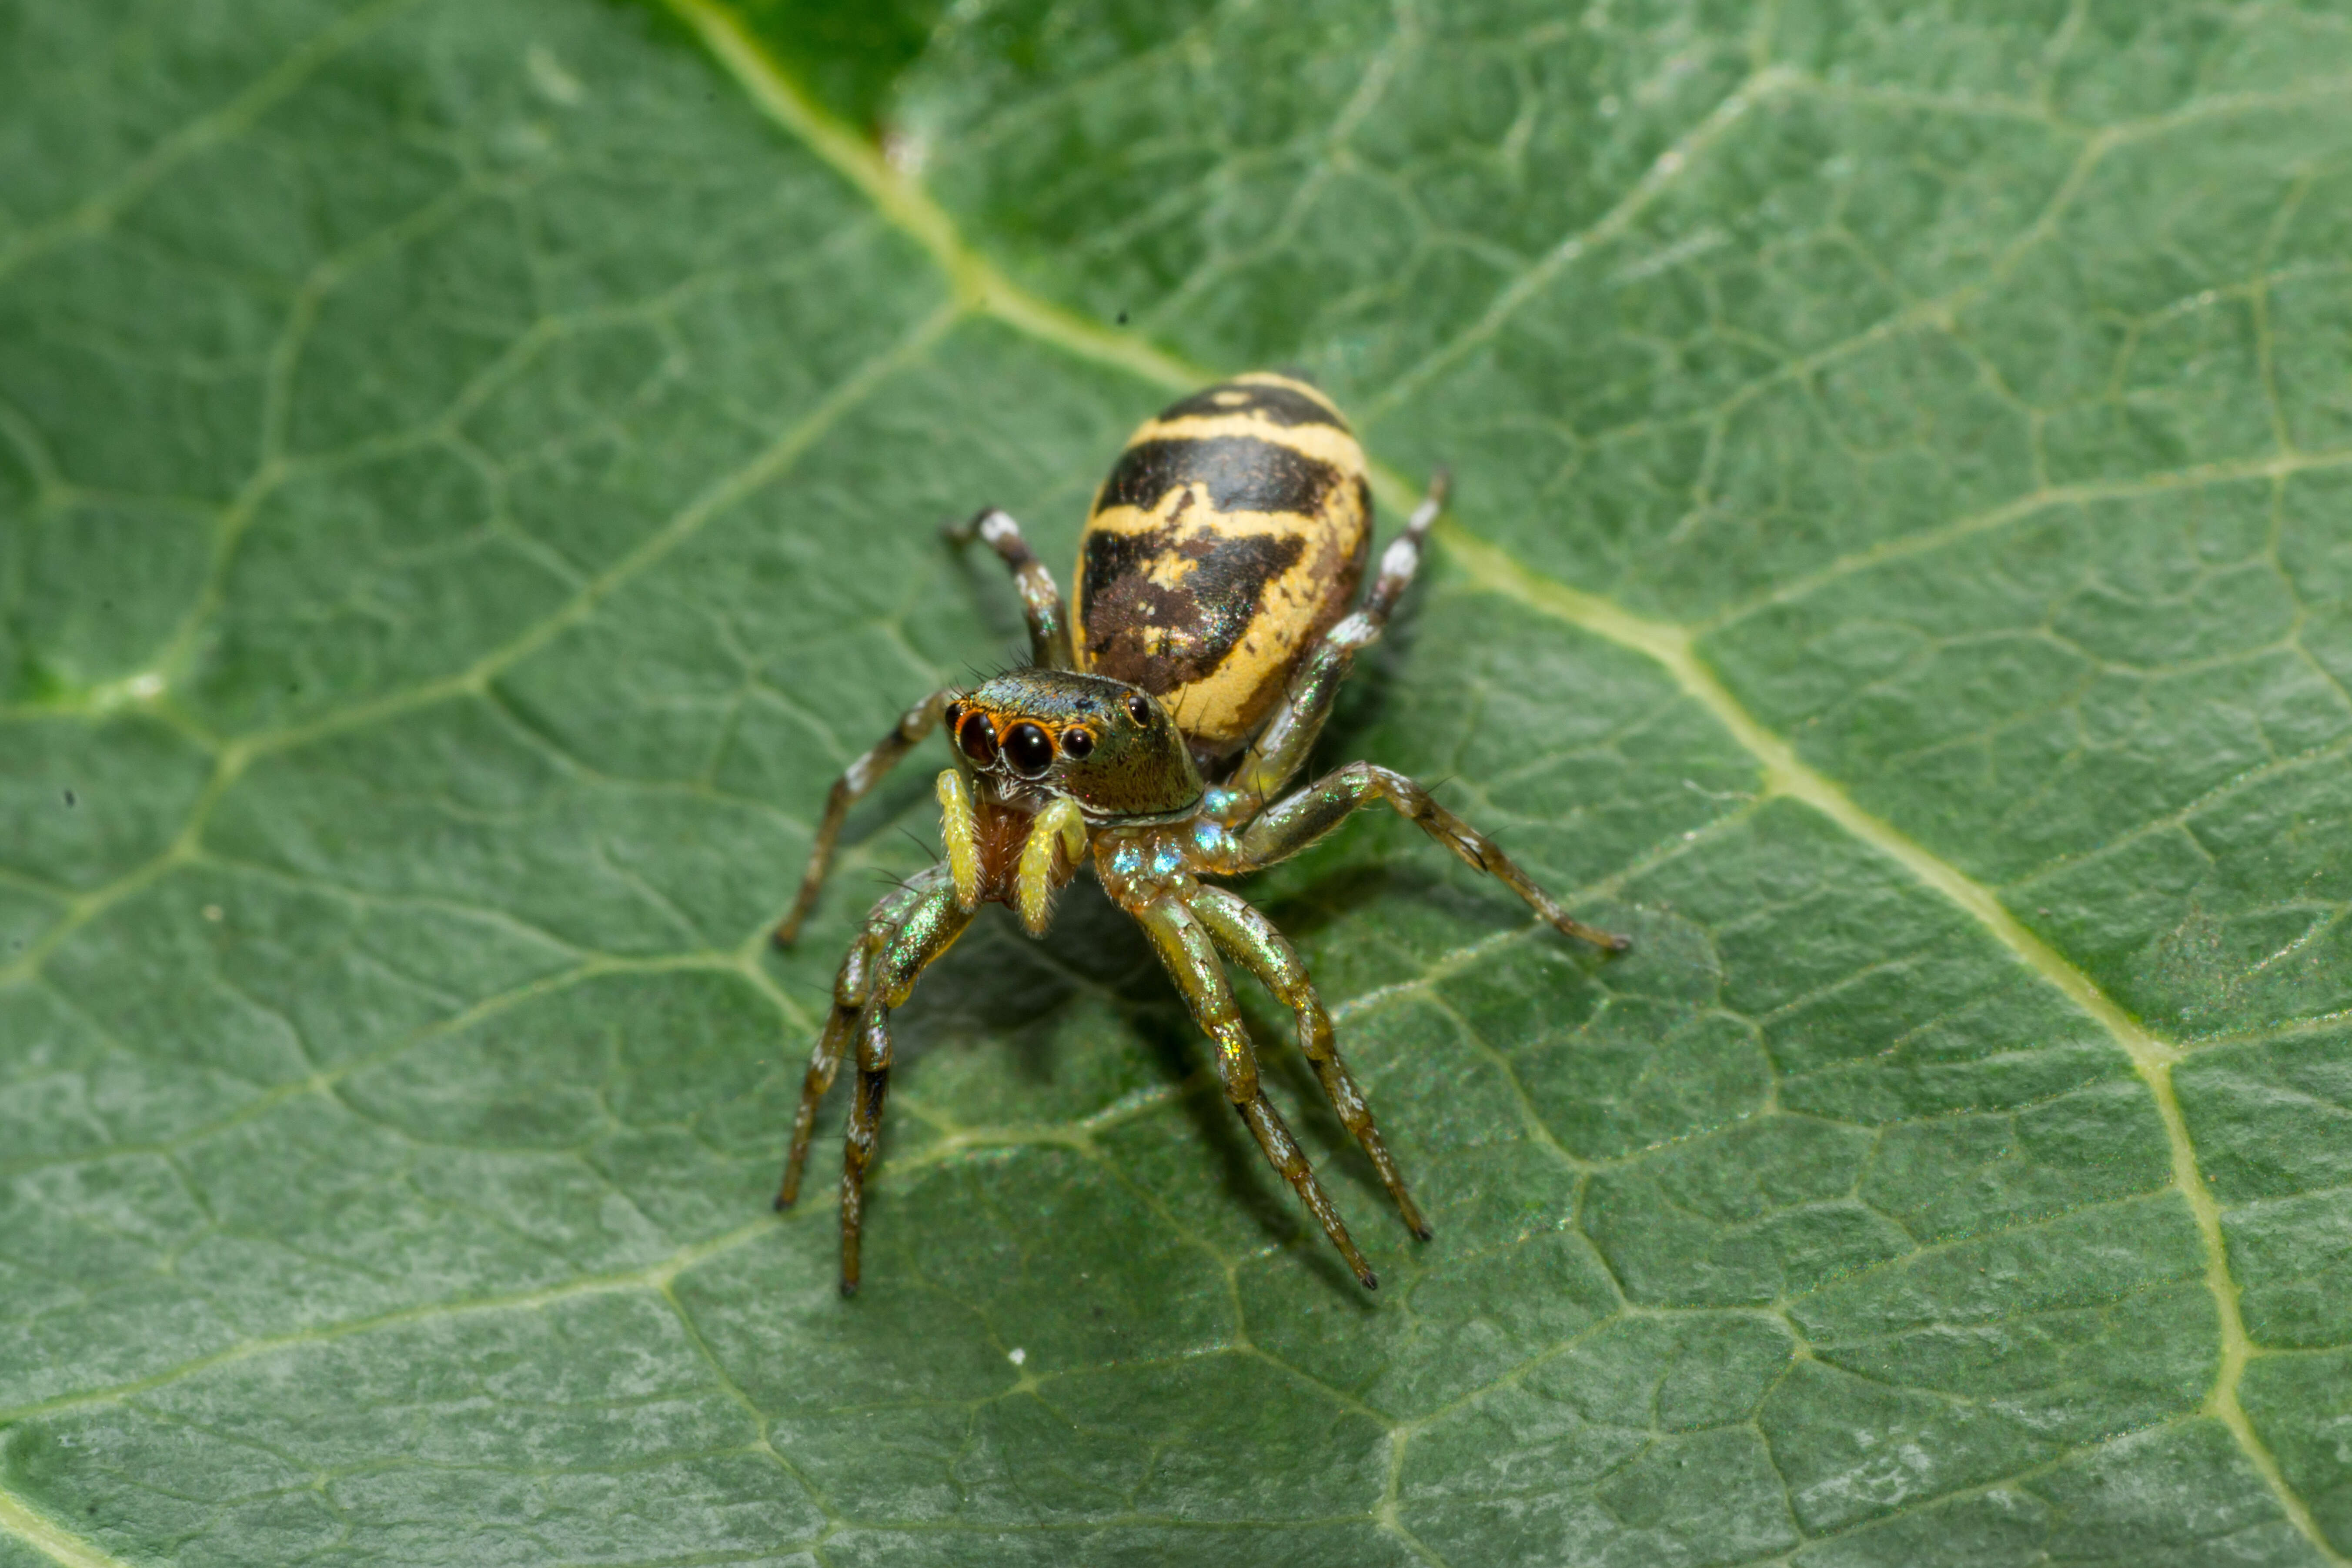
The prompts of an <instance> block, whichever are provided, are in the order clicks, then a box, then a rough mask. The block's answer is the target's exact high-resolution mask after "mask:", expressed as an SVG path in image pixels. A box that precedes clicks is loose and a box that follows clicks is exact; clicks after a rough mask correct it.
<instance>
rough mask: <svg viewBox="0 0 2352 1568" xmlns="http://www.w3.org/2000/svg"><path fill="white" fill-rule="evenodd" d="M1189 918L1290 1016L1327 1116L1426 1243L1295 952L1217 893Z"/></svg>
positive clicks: (1270, 926)
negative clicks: (1334, 1116) (1326, 1102)
mask: <svg viewBox="0 0 2352 1568" xmlns="http://www.w3.org/2000/svg"><path fill="white" fill-rule="evenodd" d="M1192 912H1193V913H1194V914H1196V915H1198V916H1200V917H1201V923H1202V925H1205V926H1207V927H1208V928H1209V934H1210V935H1211V936H1213V937H1214V938H1216V941H1217V945H1218V946H1219V947H1221V948H1223V949H1224V950H1225V952H1227V953H1229V954H1231V955H1232V956H1233V958H1234V960H1235V961H1236V962H1237V963H1240V964H1241V965H1242V967H1243V968H1244V969H1247V970H1248V971H1249V972H1250V973H1252V974H1255V975H1256V976H1257V977H1258V979H1259V980H1260V981H1262V982H1264V984H1265V988H1266V989H1267V990H1268V991H1271V992H1273V993H1274V994H1275V997H1276V1000H1278V1001H1279V1002H1281V1004H1282V1005H1284V1006H1286V1007H1287V1008H1289V1009H1290V1010H1291V1012H1292V1013H1293V1014H1294V1015H1296V1016H1297V1019H1298V1049H1299V1051H1300V1053H1301V1054H1303V1055H1304V1056H1305V1057H1306V1058H1307V1060H1308V1061H1309V1062H1311V1063H1313V1064H1314V1067H1315V1076H1316V1077H1317V1078H1318V1079H1321V1080H1322V1082H1323V1092H1324V1093H1325V1094H1326V1095H1328V1096H1329V1097H1330V1100H1331V1109H1332V1110H1336V1111H1338V1112H1339V1122H1340V1125H1342V1126H1344V1127H1345V1128H1347V1130H1348V1131H1349V1135H1350V1136H1351V1137H1353V1138H1354V1139H1355V1140H1356V1143H1357V1145H1358V1146H1359V1147H1360V1148H1361V1149H1362V1150H1363V1152H1364V1154H1365V1156H1366V1157H1367V1158H1368V1159H1370V1161H1371V1163H1372V1169H1374V1170H1376V1171H1378V1172H1379V1173H1381V1184H1382V1185H1384V1186H1386V1187H1387V1188H1388V1190H1389V1196H1390V1197H1391V1198H1393V1199H1395V1200H1396V1206H1397V1213H1398V1214H1400V1215H1403V1216H1404V1223H1405V1228H1406V1229H1408V1230H1410V1231H1412V1233H1413V1235H1415V1236H1417V1237H1421V1239H1422V1240H1423V1241H1427V1240H1428V1239H1429V1238H1430V1237H1431V1235H1432V1234H1433V1233H1432V1232H1431V1230H1430V1228H1429V1221H1427V1220H1426V1219H1423V1217H1422V1213H1421V1206H1420V1205H1418V1204H1415V1203H1414V1202H1413V1201H1412V1194H1411V1193H1408V1192H1407V1191H1405V1186H1404V1175H1403V1173H1402V1172H1400V1171H1399V1170H1398V1169H1397V1166H1396V1162H1395V1161H1394V1160H1393V1159H1391V1158H1390V1156H1389V1151H1388V1145H1387V1144H1385V1143H1383V1142H1381V1130H1380V1129H1379V1128H1377V1127H1375V1126H1373V1125H1372V1108H1371V1107H1370V1105H1369V1104H1367V1103H1366V1102H1365V1100H1364V1091H1363V1090H1362V1089H1360V1088H1358V1087H1357V1085H1356V1080H1355V1078H1354V1077H1353V1076H1352V1075H1351V1074H1350V1073H1349V1071H1348V1064H1347V1063H1345V1062H1343V1061H1341V1060H1340V1059H1339V1047H1338V1045H1337V1044H1335V1043H1334V1042H1333V1040H1332V1038H1331V1016H1330V1015H1329V1014H1328V1013H1326V1012H1325V1011H1324V1010H1323V1000H1322V998H1321V997H1319V996H1318V995H1316V994H1315V982H1314V981H1313V980H1312V979H1310V978H1309V977H1308V975H1307V966H1306V965H1305V964H1304V963H1300V962H1299V961H1298V953H1297V950H1296V949H1294V948H1293V947H1292V946H1291V945H1290V942H1289V941H1288V939H1286V937H1284V936H1283V934H1282V932H1280V931H1276V929H1275V925H1274V922H1273V921H1270V920H1268V919H1266V918H1265V916H1264V915H1263V914H1260V913H1259V912H1258V911H1257V910H1254V909H1252V908H1251V907H1250V906H1249V905H1248V904H1246V903H1244V901H1243V900H1241V899H1240V898H1239V897H1238V896H1236V895H1235V894H1233V893H1229V892H1227V891H1225V889H1223V888H1203V889H1201V892H1200V895H1199V896H1198V897H1197V898H1195V899H1194V900H1192Z"/></svg>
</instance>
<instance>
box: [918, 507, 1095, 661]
mask: <svg viewBox="0 0 2352 1568" xmlns="http://www.w3.org/2000/svg"><path fill="white" fill-rule="evenodd" d="M942 534H943V536H944V537H945V538H946V540H947V541H948V542H949V543H950V544H968V543H970V542H971V540H972V539H973V537H974V536H975V535H976V536H978V537H979V538H980V539H981V540H982V542H985V543H986V544H987V545H988V546H989V548H990V549H992V550H993V551H995V552H996V553H997V555H998V556H999V557H1000V558H1001V559H1003V562H1004V564H1005V565H1006V566H1008V567H1010V568H1011V569H1012V572H1013V585H1014V586H1015V587H1017V588H1019V589H1020V590H1021V613H1022V615H1023V616H1024V617H1025V618H1026V619H1027V620H1028V622H1029V661H1030V662H1031V663H1032V664H1035V665H1039V666H1042V667H1043V668H1047V669H1076V668H1077V664H1076V661H1075V660H1074V659H1072V658H1071V657H1070V617H1069V614H1068V612H1067V611H1066V610H1065V609H1064V608H1063V607H1062V590H1061V589H1060V588H1058V587H1056V586H1055V584H1054V574H1053V573H1051V572H1049V571H1047V570H1046V569H1045V563H1044V562H1042V561H1040V560H1038V559H1037V555H1036V552H1034V551H1033V550H1031V549H1030V548H1029V542H1028V541H1027V540H1025V539H1024V538H1022V537H1021V525H1020V524H1019V523H1017V522H1015V521H1013V519H1012V518H1011V517H1010V516H1008V515H1006V514H1005V513H1003V512H1001V511H999V510H996V509H995V508H994V507H982V509H981V510H980V511H979V512H978V513H976V514H975V515H973V516H972V517H971V518H970V519H968V520H967V521H963V522H957V523H950V524H949V525H948V526H947V528H946V529H944V530H942Z"/></svg>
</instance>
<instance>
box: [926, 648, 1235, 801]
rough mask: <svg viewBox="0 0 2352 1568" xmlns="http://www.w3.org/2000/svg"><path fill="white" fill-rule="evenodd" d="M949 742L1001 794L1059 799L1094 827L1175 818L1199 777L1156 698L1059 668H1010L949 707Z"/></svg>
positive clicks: (1196, 796) (1196, 793) (1193, 796)
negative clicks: (1075, 808) (1095, 824)
mask: <svg viewBox="0 0 2352 1568" xmlns="http://www.w3.org/2000/svg"><path fill="white" fill-rule="evenodd" d="M944 717H945V719H946V721H947V724H948V735H949V740H950V744H952V745H953V746H954V747H955V749H956V750H957V752H960V753H961V755H962V756H963V759H964V761H965V762H966V763H968V764H970V766H971V769H972V771H973V772H974V773H977V774H978V775H979V776H980V777H981V778H982V780H984V781H987V782H988V783H990V784H993V785H994V786H995V789H996V792H997V794H998V795H1001V796H1007V797H1017V796H1022V795H1032V796H1034V795H1061V796H1064V797H1066V798H1067V799H1070V800H1073V801H1076V803H1077V805H1078V809H1079V810H1080V811H1082V812H1084V813H1085V814H1086V815H1087V818H1088V819H1089V820H1091V821H1095V822H1150V821H1156V820H1165V819H1169V818H1173V817H1180V816H1185V815H1186V814H1188V813H1190V812H1191V811H1192V808H1193V807H1195V806H1197V805H1200V803H1201V790H1202V786H1201V772H1200V769H1199V768H1197V767H1195V766H1194V765H1193V763H1192V752H1191V750H1190V749H1189V748H1188V747H1187V746H1186V745H1185V743H1184V736H1183V733H1182V732H1181V731H1179V730H1178V729H1177V728H1176V721H1174V720H1173V719H1171V718H1170V717H1169V716H1168V710H1166V709H1165V708H1162V707H1161V706H1160V701H1159V700H1158V699H1157V698H1155V697H1153V696H1152V695H1151V694H1150V693H1149V692H1147V691H1144V690H1143V689H1140V688H1139V687H1133V686H1129V685H1128V684H1127V683H1126V682H1124V681H1118V680H1111V679H1106V678H1104V677H1102V676H1099V675H1081V674H1079V673H1077V672H1076V670H1068V669H1016V670H1013V671H1012V672H1010V673H1009V674H1005V675H1000V676H998V677H996V679H993V680H990V681H987V682H985V683H983V684H982V685H981V686H979V687H977V688H975V689H972V690H971V691H968V692H965V693H963V694H962V695H961V696H959V697H957V698H956V699H955V700H952V701H950V703H949V704H948V706H947V710H946V713H945V715H944Z"/></svg>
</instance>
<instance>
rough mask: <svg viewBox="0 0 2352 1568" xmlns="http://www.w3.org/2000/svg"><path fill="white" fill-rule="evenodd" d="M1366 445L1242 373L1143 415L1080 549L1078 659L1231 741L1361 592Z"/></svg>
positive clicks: (1100, 495) (1267, 378)
mask: <svg viewBox="0 0 2352 1568" xmlns="http://www.w3.org/2000/svg"><path fill="white" fill-rule="evenodd" d="M1371 525H1372V493H1371V487H1370V484H1369V483H1368V482H1367V480H1366V478H1365V471H1364V453H1363V448H1362V447H1359V446H1358V445H1357V444H1356V437H1355V436H1354V435H1353V434H1352V433H1351V432H1350V431H1349V428H1348V424H1347V421H1346V420H1345V419H1343V418H1341V417H1340V416H1339V410H1338V409H1336V408H1334V407H1333V406H1332V405H1331V403H1330V400H1329V399H1328V398H1326V397H1325V396H1324V395H1322V394H1321V393H1320V392H1318V391H1317V390H1315V388H1313V387H1311V386H1308V385H1307V384H1305V383H1303V382H1298V381H1293V380H1290V379H1289V378H1287V377H1285V376H1279V375H1271V374H1253V375H1244V376H1237V377H1235V378H1234V380H1232V381H1228V382H1223V383H1221V384H1218V385H1215V386H1213V387H1210V388H1209V389H1208V390H1207V391H1205V392H1200V393H1196V394H1194V395H1192V396H1190V397H1187V398H1185V399H1184V400H1183V401H1181V402H1180V403H1177V404H1174V405H1171V406H1169V407H1168V408H1165V409H1163V410H1161V411H1160V414H1159V416H1157V417H1155V418H1152V419H1150V420H1147V421H1146V422H1145V423H1144V424H1143V426H1141V427H1140V428H1139V429H1138V430H1137V431H1136V432H1135V434H1134V435H1133V436H1131V437H1129V438H1128V443H1127V446H1126V447H1125V448H1124V449H1123V450H1122V451H1121V452H1120V453H1119V457H1118V463H1117V464H1116V465H1115V466H1114V467H1113V468H1112V469H1111V472H1110V477H1109V478H1108V479H1105V480H1104V481H1103V484H1102V488H1101V489H1100V490H1098V491H1097V493H1096V496H1095V504H1094V510H1092V511H1091V512H1090V513H1089V514H1088V515H1087V526H1086V532H1085V534H1084V536H1083V537H1082V538H1081V540H1080V541H1079V545H1078V574H1077V604H1076V615H1075V616H1073V621H1072V626H1073V630H1074V631H1075V633H1076V658H1077V660H1078V663H1079V665H1080V666H1081V667H1082V668H1086V669H1087V670H1090V671H1093V672H1094V673H1096V674H1099V675H1105V676H1108V677H1110V678H1111V679H1114V680H1122V681H1125V682H1127V683H1128V684H1129V685H1132V686H1139V687H1141V688H1142V689H1144V690H1146V691H1149V692H1150V693H1151V694H1152V695H1153V696H1155V697H1157V698H1159V699H1160V700H1161V701H1162V702H1164V703H1165V704H1167V706H1168V708H1169V710H1170V711H1171V712H1172V713H1174V714H1175V716H1176V719H1177V721H1178V722H1179V723H1180V724H1181V726H1182V727H1183V730H1184V732H1185V734H1186V736H1187V737H1188V738H1189V739H1190V740H1191V741H1192V743H1193V744H1194V746H1195V747H1196V748H1197V749H1198V750H1199V751H1200V752H1202V753H1204V754H1205V755H1208V756H1211V757H1215V756H1222V755H1224V754H1227V753H1229V752H1233V751H1234V750H1236V749H1238V748H1239V747H1240V746H1241V745H1242V744H1243V743H1244V742H1246V741H1247V740H1249V738H1250V737H1251V736H1252V735H1253V734H1254V733H1255V732H1256V731H1257V729H1258V727H1259V725H1260V724H1261V723H1263V722H1264V721H1265V716H1266V714H1267V712H1268V711H1269V710H1271V709H1272V708H1273V706H1274V704H1275V702H1276V700H1277V699H1278V698H1280V696H1281V695H1282V691H1283V687H1284V683H1285V681H1286V679H1287V678H1288V676H1289V673H1290V670H1291V667H1292V666H1293V665H1294V664H1295V663H1296V662H1297V658H1298V657H1299V655H1300V654H1301V653H1302V652H1303V651H1304V650H1305V649H1307V648H1308V647H1312V646H1313V644H1314V642H1315V640H1316V639H1317V638H1318V637H1321V636H1322V635H1323V634H1324V633H1325V632H1326V631H1328V630H1329V629H1330V627H1331V626H1332V624H1333V623H1334V622H1336V621H1337V620H1338V619H1339V617H1340V616H1342V615H1343V614H1345V613H1346V611H1347V609H1348V606H1349V603H1350V602H1351V601H1352V600H1353V599H1354V597H1355V593H1356V584H1357V582H1358V580H1359V578H1360V576H1361V575H1362V573H1363V566H1364V555H1365V551H1366V548H1367V545H1368V544H1369V542H1370V538H1371Z"/></svg>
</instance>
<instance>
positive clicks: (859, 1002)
mask: <svg viewBox="0 0 2352 1568" xmlns="http://www.w3.org/2000/svg"><path fill="white" fill-rule="evenodd" d="M970 924H971V911H970V910H966V909H965V908H963V907H962V905H961V904H960V903H959V902H958V901H957V900H956V889H955V882H954V879H953V878H952V877H951V876H950V873H949V870H948V868H946V867H945V866H933V867H930V868H928V869H926V870H923V871H919V872H918V873H916V875H915V876H913V877H912V878H910V879H908V881H907V883H906V884H905V886H904V887H901V888H898V889H893V890H892V891H891V893H890V894H889V895H888V896H887V897H886V898H884V899H883V900H882V901H881V902H880V903H879V904H877V905H876V906H875V909H874V913H873V914H872V916H870V917H869V918H868V920H867V922H866V930H865V931H862V932H860V933H859V935H858V938H857V941H856V942H854V943H852V944H851V946H850V950H849V955H848V956H847V957H846V958H845V959H844V960H843V961H842V965H841V974H840V977H839V978H838V979H837V980H836V981H835V984H834V1010H833V1015H832V1016H831V1017H830V1018H829V1019H828V1020H827V1022H826V1025H825V1028H824V1034H823V1035H822V1036H821V1037H819V1038H818V1040H817V1045H816V1049H815V1051H814V1053H812V1055H811V1057H810V1058H809V1067H808V1072H807V1075H806V1076H805V1078H804V1079H803V1083H802V1088H801V1105H800V1111H799V1114H798V1115H797V1116H795V1117H794V1119H793V1142H792V1148H791V1150H790V1152H788V1153H786V1155H785V1156H784V1180H783V1185H782V1188H781V1189H780V1190H779V1191H778V1193H777V1194H776V1206H777V1207H778V1208H782V1207H784V1206H786V1205H789V1204H791V1203H792V1202H793V1199H794V1198H795V1197H797V1196H798V1195H799V1192H800V1180H801V1164H802V1161H803V1157H804V1156H805V1155H806V1153H807V1152H808V1138H809V1130H810V1128H811V1126H812V1125H813V1124H814V1121H815V1120H816V1108H817V1103H818V1101H820V1100H823V1099H824V1092H825V1090H826V1089H829V1088H830V1087H831V1086H832V1084H833V1079H834V1075H835V1072H836V1071H837V1070H838V1069H839V1068H840V1066H841V1058H842V1056H843V1054H844V1052H845V1048H846V1047H849V1046H850V1045H851V1044H852V1043H853V1042H854V1043H855V1046H856V1052H857V1091H856V1097H855V1098H854V1099H853V1100H851V1102H850V1108H849V1133H848V1137H847V1138H846V1140H845V1142H844V1145H843V1149H842V1163H841V1293H842V1294H843V1295H845V1296H853V1295H856V1293H857V1279H858V1255H859V1247H860V1243H861V1241H862V1239H863V1237H864V1232H865V1220H866V1170H867V1168H868V1167H869V1166H871V1165H872V1164H873V1163H874V1154H875V1150H876V1148H877V1145H878V1144H879V1142H880V1140H881V1136H882V1106H883V1102H884V1100H885V1099H886V1098H887V1095H888V1093H889V1089H890V1012H891V1009H893V1008H895V1007H897V1006H898V1005H901V1004H903V1003H904V1002H905V1001H906V1000H907V998H908V996H909V995H911V994H913V992H914V989H915V981H916V979H917V978H918V977H919V975H921V973H922V972H923V971H924V969H926V968H927V967H929V965H930V964H931V963H933V962H934V961H936V960H937V959H938V958H939V956H940V954H941V953H943V952H947V950H948V949H949V948H950V947H951V946H953V945H954V944H955V940H956V938H958V937H959V936H961V935H962V934H963V931H964V928H965V927H966V926H968V925H970Z"/></svg>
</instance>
